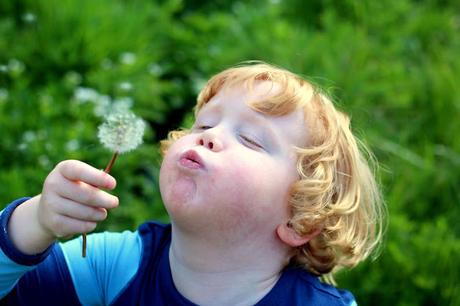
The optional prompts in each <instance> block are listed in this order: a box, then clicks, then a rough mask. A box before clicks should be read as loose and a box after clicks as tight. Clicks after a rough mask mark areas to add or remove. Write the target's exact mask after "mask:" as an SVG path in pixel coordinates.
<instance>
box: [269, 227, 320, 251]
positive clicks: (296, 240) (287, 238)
mask: <svg viewBox="0 0 460 306" xmlns="http://www.w3.org/2000/svg"><path fill="white" fill-rule="evenodd" d="M320 232H321V228H317V229H314V230H312V231H311V232H310V233H308V234H306V235H299V234H298V233H297V232H296V231H295V230H294V228H293V227H292V225H291V224H290V222H288V223H284V224H280V225H278V227H277V228H276V233H277V234H278V237H279V238H280V240H281V241H282V242H284V243H285V244H287V245H288V246H290V247H299V246H301V245H304V244H305V243H307V242H308V241H310V240H311V239H313V238H314V237H315V236H316V235H318V234H319V233H320Z"/></svg>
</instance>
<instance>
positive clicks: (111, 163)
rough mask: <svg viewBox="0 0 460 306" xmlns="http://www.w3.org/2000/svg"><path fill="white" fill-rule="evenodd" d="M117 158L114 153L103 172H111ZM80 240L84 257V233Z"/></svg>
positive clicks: (116, 153)
mask: <svg viewBox="0 0 460 306" xmlns="http://www.w3.org/2000/svg"><path fill="white" fill-rule="evenodd" d="M117 157H118V152H114V153H113V155H112V158H111V159H110V162H109V163H108V164H107V167H106V168H105V170H104V172H105V173H109V172H110V170H112V167H113V165H114V164H115V161H116V160H117ZM82 238H83V244H82V250H81V256H82V257H86V233H83V234H82Z"/></svg>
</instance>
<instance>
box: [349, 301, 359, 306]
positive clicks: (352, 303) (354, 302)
mask: <svg viewBox="0 0 460 306" xmlns="http://www.w3.org/2000/svg"><path fill="white" fill-rule="evenodd" d="M350 306H358V304H356V301H353V302H351V304H350Z"/></svg>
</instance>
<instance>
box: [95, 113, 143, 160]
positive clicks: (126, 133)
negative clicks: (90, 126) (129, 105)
mask: <svg viewBox="0 0 460 306" xmlns="http://www.w3.org/2000/svg"><path fill="white" fill-rule="evenodd" d="M144 130H145V123H144V121H143V120H142V119H140V118H139V117H136V116H135V115H134V114H133V113H131V112H115V113H111V114H109V115H108V116H107V117H106V121H105V122H104V123H103V124H102V125H100V126H99V133H98V137H99V140H100V141H101V143H102V144H103V145H104V146H105V147H106V148H108V149H109V150H111V151H113V152H118V153H124V152H128V151H131V150H134V149H135V148H137V147H138V146H139V145H140V144H141V143H142V137H143V136H144Z"/></svg>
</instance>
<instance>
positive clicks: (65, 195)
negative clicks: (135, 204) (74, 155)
mask: <svg viewBox="0 0 460 306" xmlns="http://www.w3.org/2000/svg"><path fill="white" fill-rule="evenodd" d="M115 185H116V181H115V179H114V178H113V177H112V176H110V175H109V174H107V173H105V172H103V171H101V170H98V169H96V168H94V167H91V166H90V165H88V164H85V163H83V162H80V161H77V160H67V161H63V162H61V163H59V164H58V165H57V166H56V168H54V170H53V171H51V173H50V174H49V175H48V177H47V178H46V180H45V183H44V185H43V191H42V194H41V197H40V201H39V208H38V220H39V223H40V225H41V226H42V227H43V229H44V230H45V231H47V232H49V233H50V234H51V235H52V236H54V237H57V238H60V237H66V236H70V235H74V234H80V233H86V232H91V231H93V230H94V229H95V228H96V224H97V222H100V221H103V220H104V219H105V218H107V209H111V208H115V207H117V206H118V198H117V197H115V196H113V195H110V194H108V193H107V192H105V191H103V190H101V189H99V188H104V189H113V188H115Z"/></svg>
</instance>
